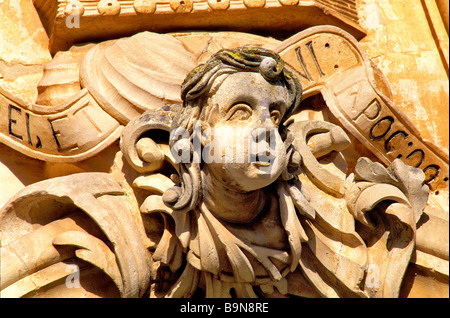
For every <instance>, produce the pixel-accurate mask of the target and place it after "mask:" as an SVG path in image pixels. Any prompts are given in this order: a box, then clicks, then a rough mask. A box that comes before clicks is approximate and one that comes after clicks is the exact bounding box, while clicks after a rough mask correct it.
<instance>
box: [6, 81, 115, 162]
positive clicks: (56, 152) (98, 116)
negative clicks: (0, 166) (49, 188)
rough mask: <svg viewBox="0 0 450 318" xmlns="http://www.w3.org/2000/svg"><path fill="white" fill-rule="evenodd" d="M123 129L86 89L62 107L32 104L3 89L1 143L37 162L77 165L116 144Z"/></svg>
mask: <svg viewBox="0 0 450 318" xmlns="http://www.w3.org/2000/svg"><path fill="white" fill-rule="evenodd" d="M121 130H122V126H121V125H120V124H119V123H118V122H117V121H116V120H115V119H114V118H113V117H111V116H110V115H109V114H107V113H106V112H105V111H104V110H103V109H102V108H101V107H100V106H99V105H98V104H97V103H96V101H95V100H94V99H93V98H92V96H90V94H89V93H88V92H87V90H86V89H84V90H82V91H80V92H79V93H78V94H76V95H75V96H73V97H72V98H71V99H70V100H68V101H67V102H66V103H64V104H62V105H59V106H42V105H34V104H30V103H28V102H26V101H24V100H21V99H20V98H18V97H16V96H13V95H11V94H10V93H8V92H7V91H4V90H2V89H1V88H0V142H1V143H4V144H6V145H8V146H9V147H11V148H13V149H15V150H17V151H19V152H21V153H23V154H25V155H27V156H30V157H33V158H36V159H40V160H45V161H49V162H76V161H80V160H84V159H87V158H89V157H92V156H93V155H95V154H97V153H99V152H100V151H101V150H103V149H105V148H106V147H107V146H109V145H110V144H111V143H113V142H114V141H116V140H117V139H118V138H119V136H120V132H121Z"/></svg>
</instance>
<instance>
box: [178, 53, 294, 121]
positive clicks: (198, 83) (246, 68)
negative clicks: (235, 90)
mask: <svg viewBox="0 0 450 318" xmlns="http://www.w3.org/2000/svg"><path fill="white" fill-rule="evenodd" d="M237 72H255V73H258V72H259V73H260V74H261V75H262V76H263V77H264V78H265V79H266V80H267V81H268V82H274V81H277V80H280V81H281V82H282V83H283V85H284V86H285V87H286V89H287V91H288V103H287V104H288V109H287V111H286V113H285V114H284V119H287V118H289V116H290V115H292V114H293V113H294V112H295V110H296V109H297V108H298V106H299V105H300V102H301V99H302V87H301V84H300V81H299V80H298V78H297V77H296V76H294V75H293V74H292V73H291V72H290V71H289V70H287V69H286V68H285V67H284V61H283V60H282V59H281V58H280V56H279V55H278V54H277V53H275V52H273V51H269V50H266V49H263V48H251V47H240V48H236V49H224V50H220V51H219V52H217V53H216V54H214V55H213V56H211V58H210V59H209V60H208V61H207V62H206V63H205V64H202V65H199V66H198V67H196V68H195V69H194V70H192V71H191V72H190V73H189V74H188V75H187V77H186V79H185V80H184V82H183V84H182V85H181V98H182V99H183V102H184V106H185V107H186V106H189V105H192V104H196V106H200V105H199V104H198V103H196V100H197V99H198V98H199V97H201V96H202V95H203V94H204V93H206V92H208V91H209V89H210V88H211V85H212V83H213V82H214V80H215V79H216V78H217V77H218V76H220V75H223V74H232V73H237Z"/></svg>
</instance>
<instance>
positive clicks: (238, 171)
mask: <svg viewBox="0 0 450 318" xmlns="http://www.w3.org/2000/svg"><path fill="white" fill-rule="evenodd" d="M280 148H281V147H280ZM280 150H282V151H278V153H277V156H275V157H274V158H272V159H271V160H270V161H268V162H258V161H256V162H250V163H224V164H222V171H223V172H224V174H226V175H227V176H228V179H229V181H230V185H231V186H233V187H234V188H235V189H236V190H239V191H242V192H250V191H255V190H258V189H262V188H265V187H267V186H269V185H270V184H272V183H273V182H275V181H276V180H277V179H278V177H279V176H280V175H281V173H282V172H283V170H284V167H285V165H286V153H285V151H284V149H280Z"/></svg>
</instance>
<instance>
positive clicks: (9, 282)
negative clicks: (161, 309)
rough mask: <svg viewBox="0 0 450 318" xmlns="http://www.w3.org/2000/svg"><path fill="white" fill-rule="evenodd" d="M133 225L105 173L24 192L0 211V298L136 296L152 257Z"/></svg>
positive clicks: (62, 179)
mask: <svg viewBox="0 0 450 318" xmlns="http://www.w3.org/2000/svg"><path fill="white" fill-rule="evenodd" d="M138 224H139V223H138V222H137V221H136V219H134V218H133V216H132V215H131V214H130V208H129V206H128V204H127V199H126V196H125V193H124V192H123V190H122V189H121V188H120V186H119V185H118V184H117V183H116V182H115V181H114V180H113V179H112V178H111V177H110V176H109V175H107V174H104V173H84V174H75V175H71V176H67V177H60V178H55V179H51V180H46V181H42V182H38V183H35V184H33V185H31V186H29V187H27V188H25V189H24V190H22V191H21V192H19V193H18V194H17V195H16V196H15V197H14V198H12V199H11V200H10V201H9V203H8V204H6V206H5V207H4V208H3V209H2V210H1V211H0V238H1V244H2V245H1V251H0V253H1V260H2V261H1V274H2V280H1V296H2V297H99V296H102V297H117V296H121V297H142V296H143V295H144V294H145V293H146V292H147V289H148V284H149V280H150V266H151V259H150V255H149V253H148V251H147V249H146V248H145V245H144V244H145V240H144V237H145V236H144V235H145V234H143V231H142V229H141V228H140V227H139V226H138ZM92 276H95V279H93V280H91V279H89V277H92ZM91 281H94V282H96V283H91Z"/></svg>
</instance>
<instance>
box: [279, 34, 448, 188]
mask: <svg viewBox="0 0 450 318" xmlns="http://www.w3.org/2000/svg"><path fill="white" fill-rule="evenodd" d="M276 51H277V52H278V53H279V54H280V55H281V57H282V58H283V59H284V60H285V61H286V62H287V63H288V64H290V65H291V66H292V67H293V68H294V69H296V70H297V71H298V73H299V75H300V76H299V77H300V81H301V83H302V86H303V89H304V97H305V98H307V97H309V96H312V95H315V94H318V93H321V94H322V95H323V98H324V100H325V102H326V104H327V107H328V108H329V109H330V111H331V112H332V113H333V115H334V116H335V117H336V118H337V119H338V120H339V121H340V123H341V124H342V125H343V127H344V128H345V129H346V130H348V131H349V132H350V134H351V135H353V136H355V137H356V138H357V139H358V140H359V141H360V142H362V143H363V144H364V145H365V146H366V147H367V148H368V149H369V150H370V151H372V152H373V153H374V154H375V155H376V156H377V157H378V158H379V159H380V160H381V161H382V162H383V163H384V164H386V165H389V164H390V163H392V161H393V160H395V159H396V158H399V159H401V160H402V161H404V162H405V163H406V164H408V165H411V166H413V167H417V168H420V169H422V170H423V172H424V173H425V176H426V177H425V183H427V184H428V185H430V187H431V189H433V190H436V189H439V188H448V163H449V160H448V155H447V154H445V153H444V152H443V151H442V150H440V149H439V148H438V147H436V146H435V145H434V144H432V143H429V142H427V141H426V140H424V139H423V138H422V137H421V136H420V132H419V131H417V129H416V128H415V127H414V126H413V124H412V123H411V122H410V121H409V120H408V118H407V117H406V115H404V114H402V113H401V112H400V111H399V109H398V108H397V107H396V106H395V105H394V104H393V103H392V101H391V100H390V99H389V98H388V97H387V96H386V93H385V92H384V91H388V90H389V88H388V87H387V85H386V84H385V82H383V79H382V75H381V74H378V73H377V70H376V69H374V68H373V66H372V65H371V64H370V62H369V59H368V58H367V56H366V55H365V53H364V52H363V50H362V48H361V47H360V45H359V43H358V42H357V41H356V40H355V39H354V38H353V37H352V36H351V35H350V34H348V33H346V32H345V31H343V30H341V29H338V28H336V27H332V26H323V27H315V28H313V29H310V30H306V31H304V32H300V33H298V34H297V35H295V36H293V37H291V38H289V39H288V40H286V41H284V42H283V43H282V44H280V46H279V47H278V48H277V49H276ZM377 77H378V78H377ZM382 91H383V92H382Z"/></svg>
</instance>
